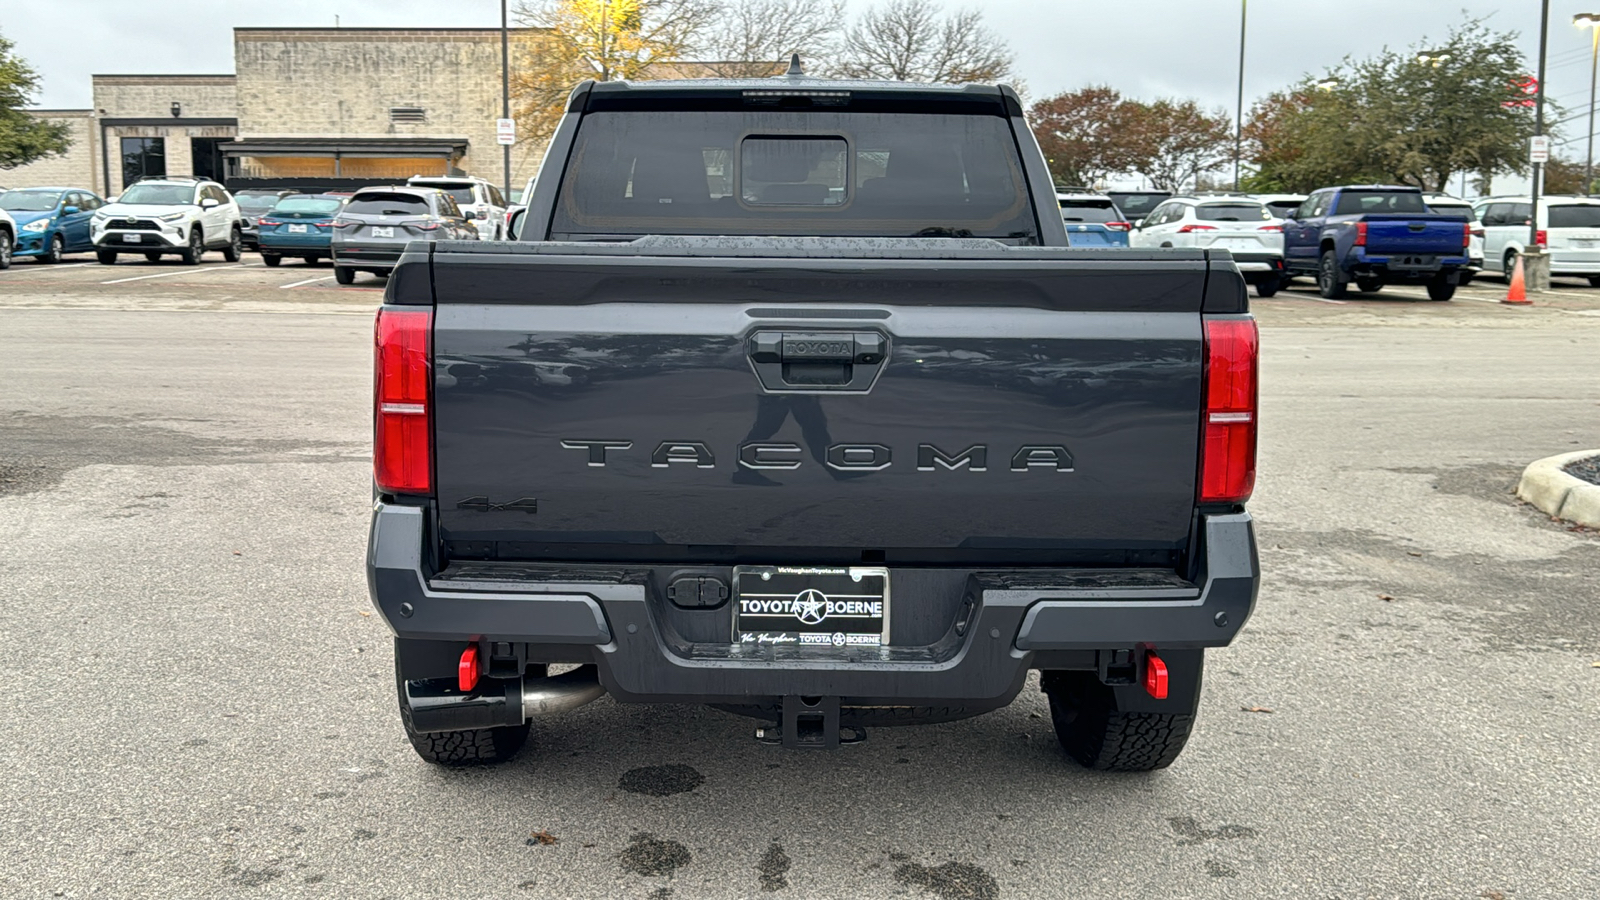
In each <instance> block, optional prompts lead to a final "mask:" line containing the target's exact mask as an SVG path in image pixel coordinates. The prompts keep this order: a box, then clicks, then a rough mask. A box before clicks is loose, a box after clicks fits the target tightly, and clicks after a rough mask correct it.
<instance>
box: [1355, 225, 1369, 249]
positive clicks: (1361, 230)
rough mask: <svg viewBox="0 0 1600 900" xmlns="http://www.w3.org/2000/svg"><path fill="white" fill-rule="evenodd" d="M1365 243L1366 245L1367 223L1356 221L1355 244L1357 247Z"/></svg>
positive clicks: (1363, 245)
mask: <svg viewBox="0 0 1600 900" xmlns="http://www.w3.org/2000/svg"><path fill="white" fill-rule="evenodd" d="M1366 245H1367V223H1365V222H1357V223H1356V246H1357V247H1365V246H1366Z"/></svg>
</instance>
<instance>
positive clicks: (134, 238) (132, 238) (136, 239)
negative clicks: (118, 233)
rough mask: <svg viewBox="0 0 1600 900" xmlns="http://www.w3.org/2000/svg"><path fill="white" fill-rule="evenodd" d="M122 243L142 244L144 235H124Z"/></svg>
mask: <svg viewBox="0 0 1600 900" xmlns="http://www.w3.org/2000/svg"><path fill="white" fill-rule="evenodd" d="M122 242H123V243H124V244H142V243H144V235H142V234H125V235H123V236H122Z"/></svg>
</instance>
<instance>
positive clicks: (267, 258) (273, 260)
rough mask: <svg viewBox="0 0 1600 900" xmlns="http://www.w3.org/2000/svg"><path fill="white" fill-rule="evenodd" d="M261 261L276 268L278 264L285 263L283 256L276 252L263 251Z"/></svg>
mask: <svg viewBox="0 0 1600 900" xmlns="http://www.w3.org/2000/svg"><path fill="white" fill-rule="evenodd" d="M261 261H262V262H264V263H266V264H267V265H268V266H270V267H272V268H274V269H276V268H277V267H278V266H280V265H282V264H283V257H281V256H279V255H278V254H276V253H263V254H261Z"/></svg>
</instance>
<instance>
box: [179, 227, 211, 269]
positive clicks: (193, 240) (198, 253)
mask: <svg viewBox="0 0 1600 900" xmlns="http://www.w3.org/2000/svg"><path fill="white" fill-rule="evenodd" d="M205 252H206V238H205V235H203V234H201V233H200V226H198V225H196V226H195V227H194V228H193V229H191V230H190V232H189V243H188V244H187V245H186V246H185V247H184V248H183V252H181V253H179V254H178V258H179V259H180V260H182V261H183V264H184V265H186V266H198V265H200V257H202V256H204V255H205Z"/></svg>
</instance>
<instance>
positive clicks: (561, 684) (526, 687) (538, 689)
mask: <svg viewBox="0 0 1600 900" xmlns="http://www.w3.org/2000/svg"><path fill="white" fill-rule="evenodd" d="M605 692H606V689H605V688H604V687H602V686H601V685H600V672H599V669H597V668H596V667H595V666H594V665H593V664H590V665H583V666H579V667H578V668H576V669H573V670H572V671H570V672H562V673H561V674H560V675H552V676H550V677H548V678H537V679H534V678H524V679H523V680H522V718H523V720H524V721H526V720H527V719H531V718H534V717H535V716H549V715H554V714H556V713H563V712H567V711H568V710H573V709H577V708H578V707H580V706H583V705H585V704H587V703H593V702H594V701H596V700H599V699H600V697H601V695H603V694H605Z"/></svg>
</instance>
